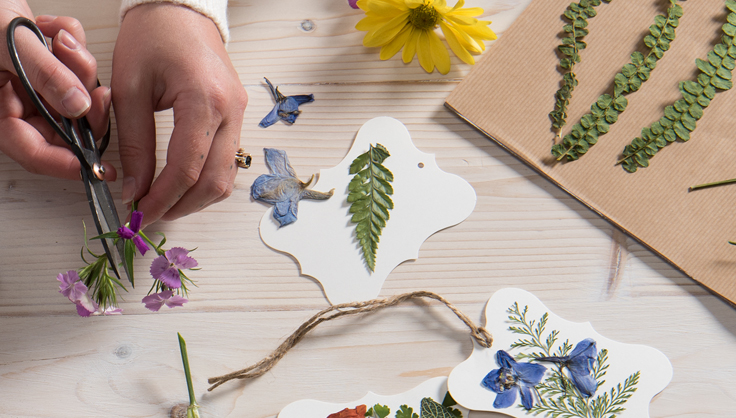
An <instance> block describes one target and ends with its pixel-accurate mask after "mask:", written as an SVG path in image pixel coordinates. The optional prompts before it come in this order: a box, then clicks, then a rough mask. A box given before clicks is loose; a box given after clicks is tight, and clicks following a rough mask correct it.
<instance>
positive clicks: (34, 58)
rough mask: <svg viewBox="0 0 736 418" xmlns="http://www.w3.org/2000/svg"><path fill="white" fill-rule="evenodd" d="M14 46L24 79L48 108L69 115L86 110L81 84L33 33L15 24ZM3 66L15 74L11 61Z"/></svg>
mask: <svg viewBox="0 0 736 418" xmlns="http://www.w3.org/2000/svg"><path fill="white" fill-rule="evenodd" d="M15 45H16V49H17V51H18V56H19V58H20V62H21V65H22V66H23V70H24V71H25V73H26V75H27V77H28V81H29V82H30V83H31V86H33V88H34V90H36V91H37V92H38V93H40V95H41V96H42V97H43V98H44V99H45V100H46V102H47V103H48V104H49V105H51V107H53V108H54V109H55V110H56V111H57V112H59V113H60V114H61V115H63V116H66V117H69V118H78V117H81V116H83V115H84V114H86V113H87V112H88V111H89V107H90V104H91V100H90V96H89V94H88V93H87V91H86V88H85V87H84V84H82V82H81V81H79V79H78V78H77V76H76V75H74V73H73V72H72V71H71V70H70V69H69V68H67V67H66V66H65V65H64V64H62V63H61V62H60V61H59V60H58V59H56V57H55V56H54V55H53V54H52V53H51V51H49V50H48V49H47V48H46V47H44V45H43V43H41V41H40V40H39V39H38V37H36V34H35V33H33V32H32V31H31V30H30V29H28V28H26V27H22V26H18V27H17V28H16V29H15ZM6 68H8V69H9V70H10V71H12V72H13V73H16V70H15V68H14V67H13V65H12V63H8V65H7V66H6ZM16 75H17V74H16Z"/></svg>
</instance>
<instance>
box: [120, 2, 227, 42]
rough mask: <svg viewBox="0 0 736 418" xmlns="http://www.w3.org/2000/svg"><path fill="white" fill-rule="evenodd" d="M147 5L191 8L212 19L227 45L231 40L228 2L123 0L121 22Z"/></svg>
mask: <svg viewBox="0 0 736 418" xmlns="http://www.w3.org/2000/svg"><path fill="white" fill-rule="evenodd" d="M146 3H174V4H179V5H182V6H186V7H189V8H190V9H192V10H195V11H197V12H199V13H201V14H203V15H205V16H207V17H209V18H210V19H212V21H213V22H214V23H215V25H217V29H219V30H220V36H222V41H223V42H225V43H227V41H228V40H229V39H230V31H229V30H228V27H227V0H122V2H121V4H120V21H121V22H122V21H123V19H124V18H125V14H126V13H127V12H128V10H130V9H132V8H133V7H135V6H138V5H141V4H146Z"/></svg>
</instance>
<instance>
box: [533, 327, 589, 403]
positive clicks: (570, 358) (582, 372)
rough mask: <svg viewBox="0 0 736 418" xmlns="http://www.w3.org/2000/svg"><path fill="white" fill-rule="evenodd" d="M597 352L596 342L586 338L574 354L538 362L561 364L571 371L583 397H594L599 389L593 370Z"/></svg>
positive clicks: (542, 359)
mask: <svg viewBox="0 0 736 418" xmlns="http://www.w3.org/2000/svg"><path fill="white" fill-rule="evenodd" d="M596 353H597V350H596V348H595V340H593V339H592V338H586V339H584V340H583V341H580V342H579V343H578V344H577V345H576V346H575V348H574V349H573V350H572V353H570V355H567V356H563V357H539V358H537V359H536V360H537V361H551V362H554V363H559V364H560V365H562V366H563V367H566V368H567V370H569V371H570V377H571V379H572V383H573V384H574V385H575V387H576V388H578V390H579V391H580V393H581V394H582V395H583V396H586V397H589V396H593V394H594V393H595V390H596V389H598V382H596V381H595V379H594V378H593V375H592V373H591V370H592V368H593V362H595V358H596V355H597V354H596Z"/></svg>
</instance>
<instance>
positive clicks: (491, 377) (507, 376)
mask: <svg viewBox="0 0 736 418" xmlns="http://www.w3.org/2000/svg"><path fill="white" fill-rule="evenodd" d="M496 362H497V363H498V365H499V366H501V368H499V369H494V370H491V371H490V372H489V373H488V374H487V375H486V377H484V378H483V381H482V382H481V385H482V386H483V387H485V388H486V389H490V390H491V391H493V392H496V393H497V394H498V395H496V399H495V400H494V401H493V407H494V408H496V409H501V408H508V407H510V406H511V405H513V404H514V402H516V392H519V393H520V394H521V404H522V405H523V406H524V408H526V409H532V406H533V405H534V395H533V393H532V388H534V386H536V385H538V384H539V382H541V381H542V377H544V372H545V371H546V370H547V368H546V367H544V366H542V365H541V364H533V363H518V362H517V361H516V360H514V358H513V357H511V356H510V355H509V354H508V353H507V352H505V351H503V350H498V352H496Z"/></svg>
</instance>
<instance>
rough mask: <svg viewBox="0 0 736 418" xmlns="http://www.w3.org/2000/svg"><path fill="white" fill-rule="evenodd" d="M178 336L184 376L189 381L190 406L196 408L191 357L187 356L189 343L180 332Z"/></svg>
mask: <svg viewBox="0 0 736 418" xmlns="http://www.w3.org/2000/svg"><path fill="white" fill-rule="evenodd" d="M176 335H178V336H179V350H180V351H181V361H182V363H184V376H186V379H187V390H189V405H190V406H196V405H197V399H196V398H195V396H194V386H192V373H191V371H190V369H189V356H188V355H187V343H186V341H184V338H182V336H181V334H179V333H178V332H177V333H176Z"/></svg>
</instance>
